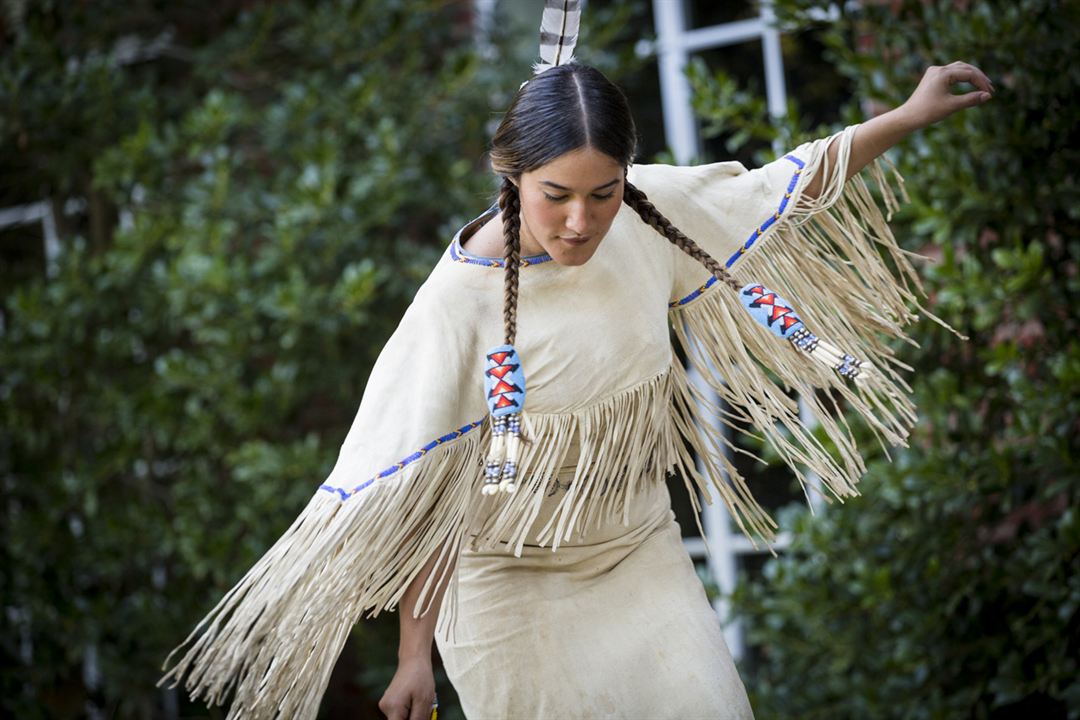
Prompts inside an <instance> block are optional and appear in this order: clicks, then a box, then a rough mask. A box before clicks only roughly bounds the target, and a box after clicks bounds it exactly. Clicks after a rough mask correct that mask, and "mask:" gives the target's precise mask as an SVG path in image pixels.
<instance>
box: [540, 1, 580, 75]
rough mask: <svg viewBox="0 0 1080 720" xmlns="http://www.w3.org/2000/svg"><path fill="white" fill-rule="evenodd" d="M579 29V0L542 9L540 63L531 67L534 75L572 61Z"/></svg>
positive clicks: (563, 2)
mask: <svg viewBox="0 0 1080 720" xmlns="http://www.w3.org/2000/svg"><path fill="white" fill-rule="evenodd" d="M580 27H581V3H580V0H563V1H562V3H560V7H545V8H544V14H543V17H542V18H541V19H540V62H538V63H536V64H534V65H533V73H534V74H535V75H539V74H540V73H542V72H544V71H545V70H548V69H550V68H553V67H555V66H557V65H565V64H567V63H568V62H570V61H571V60H573V59H574V48H575V47H577V38H578V30H579V29H580ZM545 41H546V42H545Z"/></svg>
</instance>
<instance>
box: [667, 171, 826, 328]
mask: <svg viewBox="0 0 1080 720" xmlns="http://www.w3.org/2000/svg"><path fill="white" fill-rule="evenodd" d="M784 160H790V161H791V162H793V163H795V166H796V167H795V172H794V173H792V175H791V181H790V182H789V183H788V186H787V190H785V191H784V197H783V199H782V200H780V207H779V208H777V210H776V212H775V213H773V214H772V215H771V216H769V217H768V218H766V220H765V222H763V223H761V224H760V225H758V226H757V227H756V228H755V229H754V232H752V233H750V237H749V238H747V240H746V242H744V243H743V244H742V247H740V248H739V249H738V250H737V251H735V253H734V254H732V256H731V257H729V258H728V260H727V262H726V263H724V267H725V268H730V267H731V266H732V265H734V264H735V261H736V260H738V259H739V258H741V257H742V256H743V254H745V253H746V251H747V250H749V249H750V248H751V247H752V246H753V245H754V243H755V242H757V240H758V238H760V237H761V236H762V235H764V234H765V232H766V231H767V230H768V229H769V228H770V227H772V226H773V224H775V223H776V221H777V220H779V219H780V216H781V215H783V214H784V211H785V210H787V206H788V203H789V202H790V201H791V195H792V193H794V192H795V186H796V185H797V184H798V182H799V176H800V175H801V174H802V171H803V168H805V167H806V163H804V162H803V161H802V160H800V159H799V158H797V157H795V156H794V155H785V156H784ZM715 282H716V278H715V277H710V278H709V279H708V281H707V282H706V283H705V284H704V285H702V286H701V287H699V288H698V289H697V290H695V291H694V292H692V293H690V294H689V295H687V296H686V297H684V298H679V299H678V300H673V301H671V302H669V303H668V307H669V308H674V307H679V306H681V305H685V304H686V303H688V302H690V301H691V300H693V299H694V298H696V297H697V296H698V295H701V293H703V292H705V291H706V290H708V289H709V288H710V287H712V286H713V284H714V283H715Z"/></svg>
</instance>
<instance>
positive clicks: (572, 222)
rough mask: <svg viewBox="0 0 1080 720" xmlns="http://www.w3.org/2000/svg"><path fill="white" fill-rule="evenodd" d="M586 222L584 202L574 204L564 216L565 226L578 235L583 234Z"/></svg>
mask: <svg viewBox="0 0 1080 720" xmlns="http://www.w3.org/2000/svg"><path fill="white" fill-rule="evenodd" d="M587 226H588V223H587V222H586V219H585V204H584V203H580V204H576V203H575V204H574V205H572V206H571V207H570V210H569V213H568V214H567V216H566V228H567V229H568V230H571V231H573V232H575V233H577V234H578V235H584V234H585V230H586V228H587Z"/></svg>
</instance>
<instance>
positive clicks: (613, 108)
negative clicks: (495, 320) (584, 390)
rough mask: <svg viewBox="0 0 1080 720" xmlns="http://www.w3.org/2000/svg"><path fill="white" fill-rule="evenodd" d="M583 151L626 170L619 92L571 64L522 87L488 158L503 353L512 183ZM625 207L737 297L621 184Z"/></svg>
mask: <svg viewBox="0 0 1080 720" xmlns="http://www.w3.org/2000/svg"><path fill="white" fill-rule="evenodd" d="M586 147H589V148H593V149H594V150H597V151H599V152H601V153H604V154H605V155H608V156H609V157H611V158H613V159H614V160H616V161H617V162H618V163H619V164H621V165H622V166H623V167H624V168H625V167H628V166H629V165H630V164H631V163H632V162H633V160H634V155H635V153H636V152H637V130H636V128H635V126H634V119H633V116H632V115H631V114H630V104H629V103H628V102H627V100H626V96H625V95H624V94H623V92H622V90H620V89H619V88H618V86H616V85H615V84H614V83H613V82H611V81H610V80H608V79H607V77H605V76H604V74H603V73H601V72H600V71H599V70H597V69H596V68H593V67H590V66H588V65H582V64H579V63H576V62H571V63H569V64H566V65H559V66H556V67H552V68H550V69H548V70H545V71H544V72H542V73H540V74H539V75H536V76H534V77H533V78H531V79H530V80H529V81H528V82H527V83H525V84H524V85H522V86H521V88H520V89H519V90H518V92H517V94H516V95H515V96H514V99H513V101H512V102H511V103H510V107H509V108H508V109H507V111H506V115H504V116H503V119H502V122H501V123H500V124H499V127H498V129H497V130H496V131H495V136H494V138H493V139H492V142H491V151H490V155H491V167H492V169H493V170H494V171H495V172H496V173H498V174H499V175H501V176H502V178H503V182H502V186H501V187H500V190H499V209H500V210H501V211H502V217H503V238H504V242H505V250H504V259H505V262H504V267H505V272H506V282H505V292H504V308H503V323H504V329H505V334H506V340H505V341H506V343H507V344H508V345H512V344H513V343H514V339H515V336H516V335H517V298H518V275H519V272H520V263H521V218H520V212H521V199H520V197H519V195H518V188H517V186H516V185H515V184H514V183H513V182H511V178H517V177H520V175H521V174H522V173H525V172H531V171H533V170H536V169H537V168H539V167H541V166H542V165H546V164H547V163H549V162H551V161H552V160H555V159H556V158H558V157H560V156H561V155H564V154H565V153H568V152H572V151H574V150H578V149H580V148H586ZM623 202H625V203H626V204H627V205H628V206H629V207H630V208H631V209H633V210H634V211H635V212H636V213H637V214H638V216H639V217H640V218H641V219H642V221H643V222H645V224H647V225H649V226H650V227H652V228H653V229H655V230H656V231H657V232H658V233H660V235H662V236H663V237H665V238H667V239H668V241H669V242H671V243H672V244H673V245H675V246H676V247H677V248H679V249H680V250H682V251H683V252H684V253H686V254H687V255H689V256H690V257H692V258H694V259H695V260H697V261H698V262H700V263H701V264H702V265H703V266H704V267H705V268H706V269H707V270H708V271H709V272H710V273H712V274H713V276H714V277H715V278H716V279H717V280H719V281H720V282H722V283H724V284H725V285H727V286H728V287H731V288H732V289H734V290H736V291H737V290H739V288H740V287H741V284H740V283H739V282H738V281H737V280H736V279H735V278H734V277H732V276H731V274H730V273H729V272H728V271H727V270H726V269H725V268H724V266H723V265H721V264H720V263H718V262H717V261H716V259H715V258H713V257H712V256H711V255H709V254H708V253H707V252H705V250H703V249H702V248H701V247H700V246H698V244H697V243H695V242H694V241H693V240H691V239H690V238H689V237H687V236H686V235H685V234H684V233H683V232H682V231H681V230H679V229H678V228H677V227H675V226H674V225H672V223H671V221H670V220H668V219H667V218H666V217H664V215H663V214H662V213H661V212H660V211H659V210H657V209H656V206H655V205H653V204H652V202H650V201H649V198H648V197H647V196H646V195H645V193H644V192H642V191H641V190H640V189H639V188H637V187H635V186H634V185H633V184H631V183H630V182H629V181H627V182H625V183H624V189H623Z"/></svg>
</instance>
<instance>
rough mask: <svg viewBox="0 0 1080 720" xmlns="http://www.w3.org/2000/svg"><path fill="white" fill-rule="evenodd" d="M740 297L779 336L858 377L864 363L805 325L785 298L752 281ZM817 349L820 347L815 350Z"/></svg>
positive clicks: (754, 315)
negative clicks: (824, 341)
mask: <svg viewBox="0 0 1080 720" xmlns="http://www.w3.org/2000/svg"><path fill="white" fill-rule="evenodd" d="M739 300H740V301H741V302H742V305H743V307H744V308H746V311H747V312H748V313H750V316H751V317H752V318H754V320H756V321H757V322H758V323H759V324H760V325H762V326H763V327H765V328H766V329H767V330H768V331H769V332H771V333H772V334H773V335H775V336H776V337H778V338H782V339H784V340H789V341H791V344H792V345H794V346H795V347H797V348H798V349H799V350H802V351H803V352H805V353H807V354H808V355H810V356H811V357H813V358H814V359H816V360H819V361H821V362H823V363H825V364H826V365H828V366H829V367H831V368H833V369H834V370H836V371H837V372H838V373H840V375H842V376H843V377H847V378H853V379H854V378H857V377H858V376H859V373H860V372H861V370H862V368H863V365H864V363H862V361H860V360H856V359H855V358H854V357H853V356H851V355H849V354H848V353H843V352H840V351H839V350H837V349H836V348H834V347H832V346H831V345H829V344H828V343H823V342H822V341H821V340H820V339H819V338H818V337H817V335H814V333H812V332H810V331H809V330H807V329H806V326H805V325H804V324H803V321H802V318H800V317H799V315H798V314H797V313H796V312H795V310H794V308H792V307H791V303H789V302H788V301H787V300H785V299H784V298H782V297H780V296H779V295H777V294H776V293H775V292H773V291H772V290H770V289H769V288H767V287H765V286H764V285H762V284H760V283H749V284H747V285H744V286H743V287H742V289H741V290H740V291H739ZM815 351H818V352H816V353H815Z"/></svg>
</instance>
